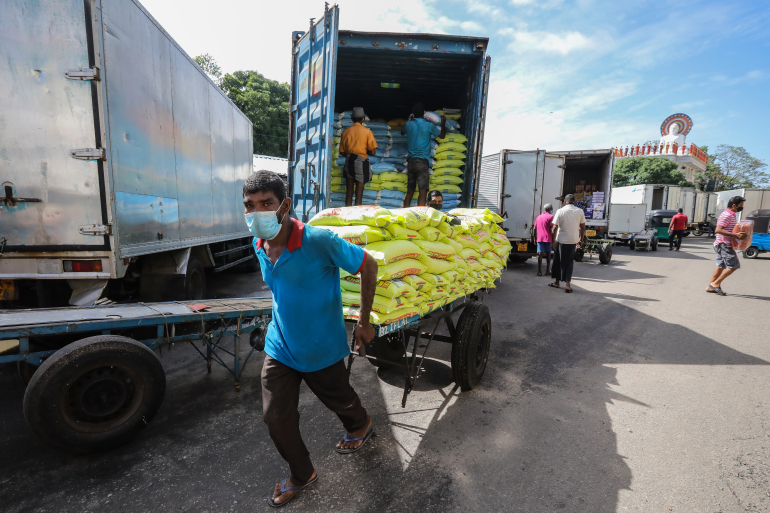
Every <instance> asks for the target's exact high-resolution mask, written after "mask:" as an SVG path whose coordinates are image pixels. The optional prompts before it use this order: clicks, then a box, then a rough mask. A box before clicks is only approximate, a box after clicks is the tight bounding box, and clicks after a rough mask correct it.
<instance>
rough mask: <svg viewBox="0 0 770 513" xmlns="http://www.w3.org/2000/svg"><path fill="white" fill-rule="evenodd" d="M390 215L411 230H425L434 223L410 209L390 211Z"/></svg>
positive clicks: (420, 213)
mask: <svg viewBox="0 0 770 513" xmlns="http://www.w3.org/2000/svg"><path fill="white" fill-rule="evenodd" d="M383 174H385V173H383ZM390 215H391V216H393V220H394V221H396V222H398V223H400V224H402V225H404V226H406V227H407V228H409V229H410V230H419V229H420V228H425V227H426V226H428V225H429V224H431V221H432V220H431V218H430V217H428V216H427V215H425V214H423V213H422V212H418V211H416V210H412V209H410V208H392V209H390Z"/></svg>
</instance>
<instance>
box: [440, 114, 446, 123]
mask: <svg viewBox="0 0 770 513" xmlns="http://www.w3.org/2000/svg"><path fill="white" fill-rule="evenodd" d="M441 122H442V123H446V116H445V115H443V114H442V115H441Z"/></svg>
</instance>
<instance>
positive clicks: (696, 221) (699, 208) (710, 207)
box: [690, 192, 719, 235]
mask: <svg viewBox="0 0 770 513" xmlns="http://www.w3.org/2000/svg"><path fill="white" fill-rule="evenodd" d="M718 199H719V197H718V196H717V195H716V194H715V193H713V192H696V193H695V202H694V205H693V211H692V217H691V218H690V220H691V228H692V234H693V235H703V233H704V232H705V231H706V230H708V226H709V223H710V221H711V219H712V218H713V217H714V215H715V212H716V209H717V200H718Z"/></svg>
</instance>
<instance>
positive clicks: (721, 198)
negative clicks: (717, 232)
mask: <svg viewBox="0 0 770 513" xmlns="http://www.w3.org/2000/svg"><path fill="white" fill-rule="evenodd" d="M716 194H717V197H718V200H717V208H716V212H715V214H716V216H717V217H719V214H721V213H722V211H723V210H724V209H726V208H727V202H728V201H730V198H732V197H733V196H741V197H743V198H745V199H746V201H745V203H744V205H743V212H746V213H748V212H752V211H754V210H760V209H768V208H770V189H733V190H731V191H720V192H717V193H716ZM743 212H738V214H737V216H736V218H737V220H738V221H740V220H741V214H742V213H743Z"/></svg>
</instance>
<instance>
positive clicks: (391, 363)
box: [366, 332, 406, 369]
mask: <svg viewBox="0 0 770 513" xmlns="http://www.w3.org/2000/svg"><path fill="white" fill-rule="evenodd" d="M402 336H403V335H402V334H401V333H400V332H396V333H391V334H390V335H385V336H384V337H379V338H375V339H374V340H372V343H371V344H369V345H368V346H366V354H368V355H369V356H374V357H376V358H377V360H372V359H370V358H367V360H369V363H371V364H372V365H374V366H375V367H380V368H381V369H390V368H392V367H396V366H397V365H398V364H400V363H403V362H404V357H405V356H406V355H405V354H404V347H403V345H402V343H401V337H402Z"/></svg>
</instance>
